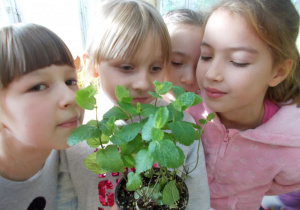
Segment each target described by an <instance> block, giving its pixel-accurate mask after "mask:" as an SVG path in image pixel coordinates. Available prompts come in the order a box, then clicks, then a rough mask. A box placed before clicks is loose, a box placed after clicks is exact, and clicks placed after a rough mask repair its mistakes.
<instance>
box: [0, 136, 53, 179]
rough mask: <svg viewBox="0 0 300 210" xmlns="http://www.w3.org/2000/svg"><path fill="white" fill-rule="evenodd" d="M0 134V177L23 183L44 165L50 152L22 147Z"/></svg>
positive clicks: (19, 142)
mask: <svg viewBox="0 0 300 210" xmlns="http://www.w3.org/2000/svg"><path fill="white" fill-rule="evenodd" d="M3 133H4V131H1V132H0V175H1V176H2V177H4V178H6V179H9V180H12V181H25V180H27V179H29V178H31V177H32V176H34V175H35V174H36V173H37V172H38V171H39V170H40V169H41V168H42V166H43V165H44V163H45V161H46V159H47V158H48V156H49V155H50V153H51V151H52V150H49V149H46V150H43V149H39V148H35V147H32V146H28V145H26V146H25V145H24V143H23V142H21V141H18V140H17V139H15V138H13V137H11V136H10V137H9V136H8V135H5V134H3Z"/></svg>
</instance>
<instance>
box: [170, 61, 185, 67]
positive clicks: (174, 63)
mask: <svg viewBox="0 0 300 210" xmlns="http://www.w3.org/2000/svg"><path fill="white" fill-rule="evenodd" d="M172 65H173V66H182V65H183V64H182V63H178V62H174V61H172Z"/></svg>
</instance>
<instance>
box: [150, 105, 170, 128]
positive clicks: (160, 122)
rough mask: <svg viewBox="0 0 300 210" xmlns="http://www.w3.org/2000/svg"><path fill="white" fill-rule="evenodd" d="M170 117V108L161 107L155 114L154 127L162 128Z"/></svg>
mask: <svg viewBox="0 0 300 210" xmlns="http://www.w3.org/2000/svg"><path fill="white" fill-rule="evenodd" d="M168 118H169V110H168V109H167V107H160V108H159V109H158V111H157V112H156V113H155V115H154V127H155V128H162V127H164V126H165V124H166V122H167V121H168Z"/></svg>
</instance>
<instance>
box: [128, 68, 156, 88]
mask: <svg viewBox="0 0 300 210" xmlns="http://www.w3.org/2000/svg"><path fill="white" fill-rule="evenodd" d="M151 85H152V81H151V79H150V75H148V73H147V72H140V73H139V74H138V75H137V77H136V78H134V81H133V84H132V87H133V89H135V90H138V91H148V90H150V87H151Z"/></svg>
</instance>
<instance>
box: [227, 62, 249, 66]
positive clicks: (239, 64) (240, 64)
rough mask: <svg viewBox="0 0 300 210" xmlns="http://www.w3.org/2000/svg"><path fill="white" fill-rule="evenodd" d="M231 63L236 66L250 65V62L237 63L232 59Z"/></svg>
mask: <svg viewBox="0 0 300 210" xmlns="http://www.w3.org/2000/svg"><path fill="white" fill-rule="evenodd" d="M231 63H233V65H234V66H237V67H246V66H248V65H249V63H236V62H233V61H231Z"/></svg>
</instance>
